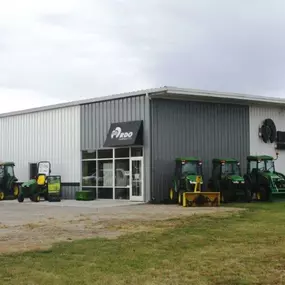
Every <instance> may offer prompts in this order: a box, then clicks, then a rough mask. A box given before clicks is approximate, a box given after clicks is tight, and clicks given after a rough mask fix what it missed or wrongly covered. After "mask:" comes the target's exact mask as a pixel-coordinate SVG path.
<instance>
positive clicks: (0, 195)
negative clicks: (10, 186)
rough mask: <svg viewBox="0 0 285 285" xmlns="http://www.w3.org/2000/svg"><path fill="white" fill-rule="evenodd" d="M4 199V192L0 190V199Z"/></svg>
mask: <svg viewBox="0 0 285 285" xmlns="http://www.w3.org/2000/svg"><path fill="white" fill-rule="evenodd" d="M3 199H4V193H3V192H0V200H3Z"/></svg>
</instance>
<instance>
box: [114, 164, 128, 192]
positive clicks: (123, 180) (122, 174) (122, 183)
mask: <svg viewBox="0 0 285 285" xmlns="http://www.w3.org/2000/svg"><path fill="white" fill-rule="evenodd" d="M129 170H130V161H129V159H120V160H116V161H115V186H116V187H127V186H129V184H130V176H129Z"/></svg>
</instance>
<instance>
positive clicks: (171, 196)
mask: <svg viewBox="0 0 285 285" xmlns="http://www.w3.org/2000/svg"><path fill="white" fill-rule="evenodd" d="M169 201H170V204H176V203H177V202H178V195H177V192H175V190H174V189H173V188H171V189H170V191H169Z"/></svg>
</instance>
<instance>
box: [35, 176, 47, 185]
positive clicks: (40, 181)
mask: <svg viewBox="0 0 285 285" xmlns="http://www.w3.org/2000/svg"><path fill="white" fill-rule="evenodd" d="M45 181H46V176H45V175H44V174H39V176H38V178H37V184H38V185H40V186H42V185H45Z"/></svg>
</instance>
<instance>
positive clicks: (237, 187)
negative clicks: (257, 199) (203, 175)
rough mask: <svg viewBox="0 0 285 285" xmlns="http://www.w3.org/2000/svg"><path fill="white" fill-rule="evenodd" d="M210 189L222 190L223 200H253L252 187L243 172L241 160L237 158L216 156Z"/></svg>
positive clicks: (209, 183)
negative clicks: (248, 186) (246, 181)
mask: <svg viewBox="0 0 285 285" xmlns="http://www.w3.org/2000/svg"><path fill="white" fill-rule="evenodd" d="M208 189H210V190H211V191H218V192H220V197H221V202H223V203H228V202H236V201H243V202H251V200H252V199H251V192H250V189H248V188H247V187H246V184H245V181H244V178H243V176H242V174H241V169H240V162H239V161H238V160H237V159H235V158H214V159H213V160H212V176H211V178H210V179H209V182H208Z"/></svg>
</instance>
